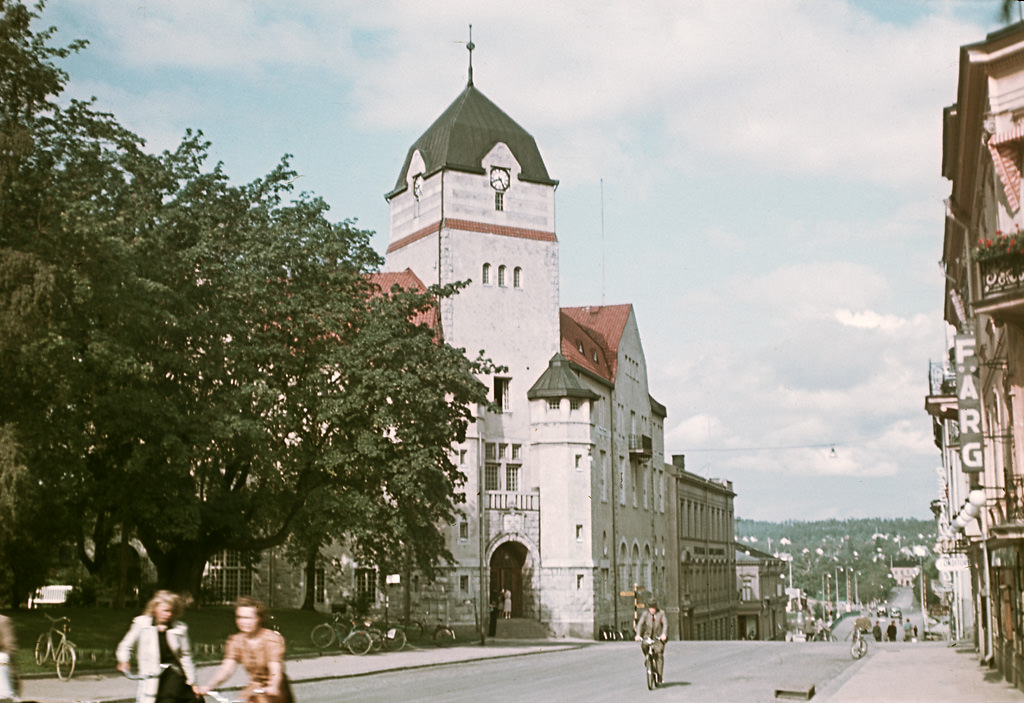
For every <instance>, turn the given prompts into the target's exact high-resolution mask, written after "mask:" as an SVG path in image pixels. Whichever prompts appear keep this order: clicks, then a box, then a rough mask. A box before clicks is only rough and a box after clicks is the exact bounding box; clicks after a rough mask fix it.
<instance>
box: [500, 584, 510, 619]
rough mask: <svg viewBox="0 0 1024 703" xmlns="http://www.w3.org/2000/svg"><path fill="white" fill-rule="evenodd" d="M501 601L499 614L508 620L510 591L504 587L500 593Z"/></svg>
mask: <svg viewBox="0 0 1024 703" xmlns="http://www.w3.org/2000/svg"><path fill="white" fill-rule="evenodd" d="M502 596H503V602H502V604H501V615H502V617H503V618H505V619H506V620H508V619H509V618H511V617H512V591H510V590H509V589H507V588H506V589H505V591H504V592H503V593H502Z"/></svg>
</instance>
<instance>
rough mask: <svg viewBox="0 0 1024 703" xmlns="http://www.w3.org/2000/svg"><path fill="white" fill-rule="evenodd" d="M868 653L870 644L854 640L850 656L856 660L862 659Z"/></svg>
mask: <svg viewBox="0 0 1024 703" xmlns="http://www.w3.org/2000/svg"><path fill="white" fill-rule="evenodd" d="M867 653H868V643H867V642H865V641H864V640H862V639H858V640H854V642H853V646H852V647H850V654H851V655H852V656H853V658H854V659H860V658H861V657H863V656H864V655H865V654H867Z"/></svg>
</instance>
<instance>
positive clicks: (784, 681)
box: [24, 640, 1024, 703]
mask: <svg viewBox="0 0 1024 703" xmlns="http://www.w3.org/2000/svg"><path fill="white" fill-rule="evenodd" d="M667 651H668V658H667V663H666V669H665V681H666V685H665V687H664V688H663V689H661V690H658V691H655V692H653V693H650V692H648V691H647V690H646V687H645V684H644V676H643V668H642V663H641V657H640V653H639V648H638V646H637V645H636V644H635V643H633V642H601V643H596V642H572V641H568V642H567V641H564V640H549V641H546V642H534V643H528V642H516V641H512V640H505V641H493V642H490V643H488V645H487V646H486V647H480V646H477V645H470V644H467V645H461V646H455V647H450V648H443V649H437V648H434V647H427V648H424V649H406V650H404V651H402V652H397V653H391V654H382V655H370V656H365V657H355V656H351V655H336V656H323V657H315V658H311V659H299V660H291V661H289V662H288V670H289V674H290V676H291V678H292V679H293V681H295V691H296V695H297V699H298V700H299V701H301V703H337V702H339V701H367V702H369V703H373V702H375V701H388V702H391V701H394V700H409V701H426V702H428V703H429V702H432V701H436V702H438V703H440V702H442V701H443V702H444V703H461V702H465V703H468V702H469V701H478V700H480V699H481V698H482V697H493V696H503V697H506V698H515V699H516V700H520V701H555V702H557V703H593V702H599V701H615V702H616V703H619V702H621V701H623V700H631V699H632V697H634V696H638V695H643V696H652V700H654V699H656V700H664V701H677V700H678V701H698V702H700V703H732V702H734V701H735V702H736V703H757V702H759V701H776V700H784V699H783V698H778V699H777V698H776V696H775V691H776V690H778V689H785V690H790V691H807V690H808V689H809V687H810V686H812V685H813V686H814V691H815V695H814V697H813V699H812V700H813V701H814V702H815V703H878V701H884V702H885V703H918V702H924V701H927V702H928V703H962V701H979V702H980V703H1024V694H1022V693H1021V692H1020V691H1018V690H1015V689H1013V688H1011V687H1010V686H1008V685H1007V684H1006V683H1005V682H1003V681H1002V680H1001V679H1000V678H999V677H998V675H996V674H995V672H993V671H992V670H990V669H986V668H984V667H981V666H979V665H978V663H977V659H976V657H975V655H974V653H973V652H972V651H969V650H968V649H965V648H964V647H958V648H951V647H948V646H947V645H946V644H945V643H941V642H933V643H902V642H898V643H881V644H879V643H875V642H872V643H871V645H870V650H869V653H868V655H867V657H865V658H864V659H862V660H860V661H856V662H855V661H854V660H853V659H851V657H850V654H849V643H848V642H835V643H813V642H811V643H805V642H670V643H669V646H668V650H667ZM204 668H205V669H206V671H205V672H204V673H201V674H200V680H203V679H205V678H206V677H207V676H208V674H209V669H210V667H204ZM241 681H242V678H241V675H240V674H236V676H235V678H234V680H233V681H232V683H234V684H239V683H241ZM133 690H134V685H133V682H131V681H128V680H127V679H125V678H124V677H121V676H116V675H113V674H108V675H94V674H93V675H87V676H81V677H79V676H76V677H75V678H74V679H72V680H71V681H70V682H61V681H57V680H56V679H54V678H50V679H32V680H29V681H27V682H26V686H25V691H24V694H25V695H24V699H25V700H26V701H39V702H40V703H56V702H58V701H59V702H61V703H114V702H115V701H117V702H124V703H130V702H131V701H133V700H134V696H133V694H132V691H133ZM789 700H792V699H789Z"/></svg>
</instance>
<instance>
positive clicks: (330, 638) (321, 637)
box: [309, 622, 335, 649]
mask: <svg viewBox="0 0 1024 703" xmlns="http://www.w3.org/2000/svg"><path fill="white" fill-rule="evenodd" d="M309 639H310V640H312V642H313V646H314V647H317V648H319V649H327V648H328V647H330V646H331V645H332V644H334V639H335V634H334V628H333V627H331V626H330V625H328V624H327V623H325V622H322V623H320V624H319V625H317V626H316V627H314V628H313V631H312V632H310V633H309Z"/></svg>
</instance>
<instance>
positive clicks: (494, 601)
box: [487, 596, 498, 637]
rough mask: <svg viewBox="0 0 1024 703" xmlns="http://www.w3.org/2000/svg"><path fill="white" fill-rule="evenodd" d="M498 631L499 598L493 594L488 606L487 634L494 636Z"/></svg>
mask: <svg viewBox="0 0 1024 703" xmlns="http://www.w3.org/2000/svg"><path fill="white" fill-rule="evenodd" d="M497 631H498V598H497V596H491V602H490V603H489V604H488V606H487V636H488V637H494V634H495V633H496V632H497Z"/></svg>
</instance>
